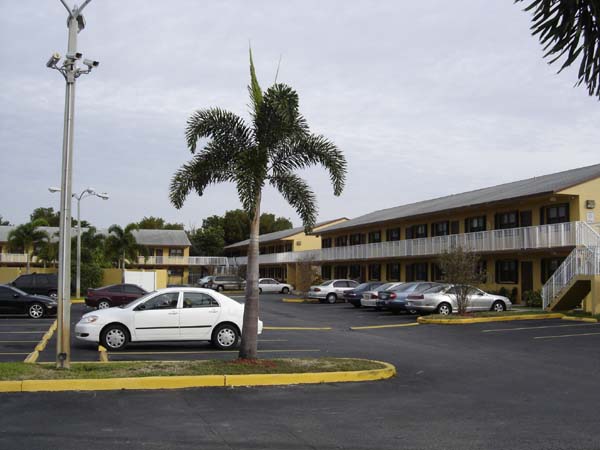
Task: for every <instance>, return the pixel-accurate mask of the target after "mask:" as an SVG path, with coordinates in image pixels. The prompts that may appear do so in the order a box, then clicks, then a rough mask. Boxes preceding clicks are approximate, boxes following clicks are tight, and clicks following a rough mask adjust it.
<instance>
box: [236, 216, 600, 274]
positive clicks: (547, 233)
mask: <svg viewBox="0 0 600 450" xmlns="http://www.w3.org/2000/svg"><path fill="white" fill-rule="evenodd" d="M593 233H594V231H593V230H591V228H590V227H589V226H588V225H587V224H585V223H583V222H566V223H558V224H552V225H538V226H533V227H524V228H511V229H507V230H491V231H480V232H477V233H465V234H453V235H449V236H438V237H433V238H422V239H407V240H401V241H388V242H379V243H376V244H363V245H352V246H348V247H333V248H325V249H321V250H307V251H303V252H287V253H273V254H268V255H260V256H259V264H279V263H293V262H299V261H302V260H313V261H319V262H327V261H352V260H369V259H381V258H405V257H411V256H432V255H439V254H441V253H443V252H444V251H446V250H449V249H451V248H455V247H462V248H464V249H469V250H471V251H474V252H478V253H487V252H500V251H511V250H512V251H514V250H526V249H542V248H560V247H573V246H576V245H583V243H584V242H591V241H592V240H593V239H594V236H593ZM229 263H230V265H236V264H237V265H246V263H247V258H246V257H238V258H230V261H229Z"/></svg>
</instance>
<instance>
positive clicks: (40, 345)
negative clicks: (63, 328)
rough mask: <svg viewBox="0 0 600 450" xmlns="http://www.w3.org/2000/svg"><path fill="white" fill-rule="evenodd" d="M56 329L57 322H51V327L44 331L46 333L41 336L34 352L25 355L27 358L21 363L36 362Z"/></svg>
mask: <svg viewBox="0 0 600 450" xmlns="http://www.w3.org/2000/svg"><path fill="white" fill-rule="evenodd" d="M56 327H57V321H56V320H54V322H52V325H50V327H49V328H48V331H46V333H44V336H42V339H41V340H40V342H38V344H37V345H36V346H35V350H34V351H32V352H31V353H30V354H29V355H27V357H26V358H25V360H24V361H23V362H26V363H28V364H33V363H35V362H36V361H37V360H38V358H39V357H40V353H41V352H43V351H44V350H45V349H46V345H47V344H48V341H50V339H52V335H53V334H54V332H55V331H56Z"/></svg>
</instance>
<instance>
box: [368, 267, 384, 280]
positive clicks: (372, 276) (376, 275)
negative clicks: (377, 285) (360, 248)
mask: <svg viewBox="0 0 600 450" xmlns="http://www.w3.org/2000/svg"><path fill="white" fill-rule="evenodd" d="M379 280H381V264H369V281H379Z"/></svg>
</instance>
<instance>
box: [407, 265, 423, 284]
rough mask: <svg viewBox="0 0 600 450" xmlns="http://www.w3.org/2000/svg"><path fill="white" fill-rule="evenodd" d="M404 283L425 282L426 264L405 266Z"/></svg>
mask: <svg viewBox="0 0 600 450" xmlns="http://www.w3.org/2000/svg"><path fill="white" fill-rule="evenodd" d="M406 281H427V263H414V264H407V266H406Z"/></svg>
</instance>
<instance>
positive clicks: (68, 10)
mask: <svg viewBox="0 0 600 450" xmlns="http://www.w3.org/2000/svg"><path fill="white" fill-rule="evenodd" d="M60 2H61V3H62V4H63V6H64V7H65V9H66V10H67V12H68V13H69V16H71V17H73V11H71V8H69V5H67V3H66V2H65V0H60ZM86 3H87V2H86Z"/></svg>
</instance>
